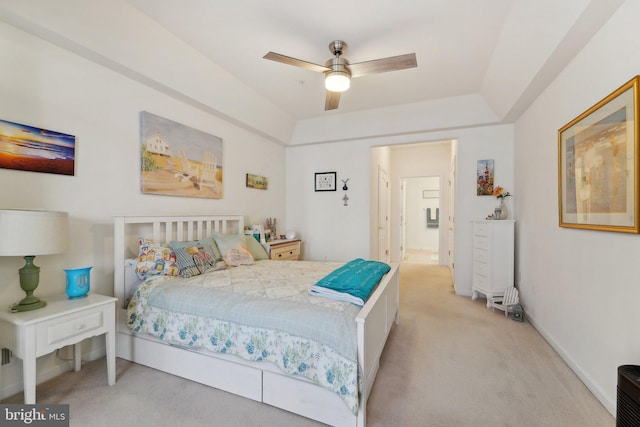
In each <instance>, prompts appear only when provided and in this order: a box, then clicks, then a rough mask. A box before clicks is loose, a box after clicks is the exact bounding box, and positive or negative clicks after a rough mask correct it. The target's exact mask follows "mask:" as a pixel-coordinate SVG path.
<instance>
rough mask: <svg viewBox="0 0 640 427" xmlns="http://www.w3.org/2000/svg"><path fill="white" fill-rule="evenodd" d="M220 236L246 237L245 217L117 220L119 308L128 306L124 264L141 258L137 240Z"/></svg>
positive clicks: (115, 289)
mask: <svg viewBox="0 0 640 427" xmlns="http://www.w3.org/2000/svg"><path fill="white" fill-rule="evenodd" d="M213 233H220V234H243V233H244V216H241V215H205V216H116V217H114V224H113V248H114V260H113V263H114V278H113V280H114V289H113V292H114V293H113V294H114V296H115V297H117V298H118V307H120V308H122V307H123V306H124V303H125V296H126V293H125V284H126V283H125V274H126V272H125V260H126V259H127V258H135V257H137V256H138V239H139V238H140V237H145V238H148V239H154V240H158V241H162V242H170V241H172V240H173V241H188V240H198V239H202V238H205V237H209V236H211V235H212V234H213Z"/></svg>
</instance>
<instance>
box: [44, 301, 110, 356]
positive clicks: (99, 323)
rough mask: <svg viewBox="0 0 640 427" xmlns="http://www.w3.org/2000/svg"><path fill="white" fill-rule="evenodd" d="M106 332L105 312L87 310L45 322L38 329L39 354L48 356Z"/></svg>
mask: <svg viewBox="0 0 640 427" xmlns="http://www.w3.org/2000/svg"><path fill="white" fill-rule="evenodd" d="M104 332H106V325H105V316H104V311H103V310H87V311H83V312H80V313H73V314H69V315H66V316H63V317H60V318H57V319H54V320H51V321H49V322H43V323H42V324H41V325H38V327H37V329H36V340H37V351H38V354H39V355H40V354H47V353H49V352H50V351H52V350H55V349H58V348H60V347H61V346H64V345H67V344H65V341H66V340H68V341H69V343H68V344H73V343H77V342H79V341H81V340H82V339H84V338H87V337H90V336H94V335H98V334H101V333H104Z"/></svg>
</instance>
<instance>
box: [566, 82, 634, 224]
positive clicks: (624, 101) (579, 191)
mask: <svg viewBox="0 0 640 427" xmlns="http://www.w3.org/2000/svg"><path fill="white" fill-rule="evenodd" d="M639 79H640V77H639V76H636V77H634V78H633V79H631V80H630V81H628V82H627V83H625V84H624V85H622V86H621V87H620V88H618V89H616V90H615V91H614V92H613V93H611V94H610V95H609V96H607V97H606V98H604V99H602V100H601V101H600V102H598V103H597V104H595V105H594V106H593V107H591V108H589V109H588V110H587V111H585V112H584V113H582V114H581V115H579V116H578V117H576V118H575V119H573V120H572V121H571V122H569V123H567V124H566V125H565V126H563V127H562V128H561V129H560V130H559V131H558V204H559V217H560V226H561V227H569V228H583V229H592V230H603V231H617V232H623V233H638V232H640V226H639V224H640V223H639V221H638V201H639V200H638V125H639V121H638V85H639Z"/></svg>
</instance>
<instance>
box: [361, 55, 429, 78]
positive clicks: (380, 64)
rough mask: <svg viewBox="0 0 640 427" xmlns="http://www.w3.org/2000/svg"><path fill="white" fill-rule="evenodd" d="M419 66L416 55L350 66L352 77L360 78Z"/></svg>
mask: <svg viewBox="0 0 640 427" xmlns="http://www.w3.org/2000/svg"><path fill="white" fill-rule="evenodd" d="M417 66H418V62H417V61H416V54H415V53H407V54H406V55H399V56H391V57H389V58H381V59H374V60H372V61H365V62H358V63H355V64H350V65H349V70H351V77H360V76H364V75H367V74H377V73H386V72H387V71H396V70H404V69H405V68H414V67H417Z"/></svg>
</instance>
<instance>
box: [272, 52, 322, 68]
mask: <svg viewBox="0 0 640 427" xmlns="http://www.w3.org/2000/svg"><path fill="white" fill-rule="evenodd" d="M263 58H264V59H269V60H271V61H276V62H282V63H283V64H287V65H293V66H296V67H301V68H305V69H307V70H311V71H317V72H319V73H324V72H325V71H330V68H327V67H325V66H322V65H318V64H314V63H312V62H307V61H303V60H302V59H296V58H292V57H290V56H286V55H281V54H279V53H275V52H269V53H267V54H266V55H265V56H263Z"/></svg>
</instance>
